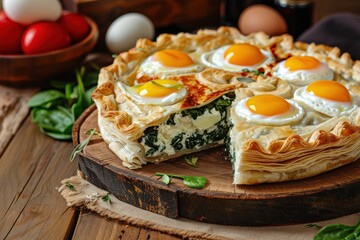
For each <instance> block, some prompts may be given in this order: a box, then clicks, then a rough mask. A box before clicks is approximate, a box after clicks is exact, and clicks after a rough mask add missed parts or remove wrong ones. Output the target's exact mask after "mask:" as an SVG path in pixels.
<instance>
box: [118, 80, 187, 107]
mask: <svg viewBox="0 0 360 240" xmlns="http://www.w3.org/2000/svg"><path fill="white" fill-rule="evenodd" d="M158 81H161V80H158ZM151 82H153V81H151ZM151 82H148V83H151ZM145 84H147V83H145ZM177 84H178V85H179V87H178V88H176V89H175V88H173V90H172V91H171V93H169V94H167V95H165V96H161V97H149V96H144V95H145V94H146V93H148V92H149V91H156V89H152V88H144V89H142V90H141V91H139V90H138V88H139V87H141V86H142V84H139V85H136V86H133V87H130V86H127V85H124V84H122V83H120V82H118V87H119V88H120V89H121V91H122V92H123V93H124V94H125V95H126V96H128V97H129V98H131V99H132V100H134V101H135V102H136V103H138V104H146V105H158V106H165V105H172V104H175V103H177V102H179V101H181V100H182V99H184V98H185V97H186V95H187V90H186V88H185V87H184V85H183V84H182V83H177ZM155 85H157V86H155V87H158V84H155ZM170 88H171V87H170Z"/></svg>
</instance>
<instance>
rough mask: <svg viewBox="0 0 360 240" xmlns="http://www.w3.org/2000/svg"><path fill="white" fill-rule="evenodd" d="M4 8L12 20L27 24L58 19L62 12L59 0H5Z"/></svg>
mask: <svg viewBox="0 0 360 240" xmlns="http://www.w3.org/2000/svg"><path fill="white" fill-rule="evenodd" d="M3 8H4V12H5V14H6V15H7V16H8V17H9V18H10V19H11V20H13V21H15V22H18V23H22V24H26V25H29V24H32V23H34V22H38V21H56V20H57V19H58V18H59V17H60V15H61V12H62V7H61V4H60V2H59V1H58V0H3Z"/></svg>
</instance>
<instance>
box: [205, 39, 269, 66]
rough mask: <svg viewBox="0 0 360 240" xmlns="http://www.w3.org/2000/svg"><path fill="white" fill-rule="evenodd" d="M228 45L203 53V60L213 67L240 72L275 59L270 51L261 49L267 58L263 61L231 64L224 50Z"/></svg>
mask: <svg viewBox="0 0 360 240" xmlns="http://www.w3.org/2000/svg"><path fill="white" fill-rule="evenodd" d="M228 47H230V45H225V46H222V47H220V48H217V49H215V50H214V51H211V52H208V53H204V54H202V55H201V57H200V60H201V62H202V63H203V64H204V65H206V66H208V67H211V68H219V69H223V70H226V71H230V72H239V71H241V70H243V69H249V70H257V69H258V68H259V67H263V66H265V65H267V64H269V63H271V62H273V61H274V58H273V56H272V54H271V53H270V52H268V51H265V50H262V49H260V52H261V53H262V54H263V55H264V56H265V59H264V60H263V61H262V62H260V63H258V64H255V65H252V66H240V65H236V64H231V63H229V62H227V61H226V60H225V58H224V52H225V51H226V49H227V48H228Z"/></svg>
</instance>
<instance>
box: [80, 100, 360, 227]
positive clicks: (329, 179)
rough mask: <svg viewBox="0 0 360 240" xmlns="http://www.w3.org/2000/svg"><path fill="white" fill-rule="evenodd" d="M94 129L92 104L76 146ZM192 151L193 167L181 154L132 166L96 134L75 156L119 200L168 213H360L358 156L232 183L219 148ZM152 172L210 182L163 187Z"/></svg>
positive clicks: (312, 217) (234, 219) (260, 220)
mask: <svg viewBox="0 0 360 240" xmlns="http://www.w3.org/2000/svg"><path fill="white" fill-rule="evenodd" d="M92 128H97V129H98V125H97V110H96V108H95V106H94V105H93V106H92V107H90V108H89V109H87V110H86V111H85V112H84V113H83V115H82V116H81V117H80V118H79V119H78V120H77V122H76V124H75V126H74V128H73V143H74V145H77V144H79V142H81V141H83V140H84V139H85V138H87V135H86V134H85V133H84V132H85V131H86V130H89V129H92ZM192 155H193V156H197V157H199V160H198V163H197V167H196V168H195V167H192V166H190V165H188V164H187V163H186V162H185V161H184V157H180V158H178V159H174V160H169V161H166V162H162V163H159V164H147V165H145V166H143V168H141V169H138V170H130V169H128V168H126V167H124V166H123V165H122V163H121V160H120V159H118V158H117V157H116V155H115V154H113V153H112V152H111V150H110V149H109V148H108V146H107V144H106V143H105V142H104V141H103V140H102V139H101V138H100V137H98V136H95V137H93V138H92V139H91V141H90V142H89V144H88V146H87V147H86V148H85V150H84V152H83V153H81V154H80V155H79V157H78V161H79V167H80V170H81V171H82V172H83V173H84V174H85V176H86V177H87V180H88V181H89V182H91V183H93V184H94V185H96V186H98V187H100V188H102V189H104V190H107V191H109V192H111V193H112V194H114V195H115V196H116V197H117V198H118V199H119V200H121V201H124V202H127V203H129V204H132V205H134V206H137V207H139V208H143V209H146V210H148V211H151V212H154V213H158V214H161V215H164V216H167V217H171V218H176V217H184V218H189V219H194V220H198V221H204V222H211V223H218V224H231V225H249V226H261V225H280V224H293V223H307V222H315V221H320V220H325V219H330V218H335V217H339V216H343V215H347V214H351V213H356V212H360V161H356V162H354V163H352V164H349V165H346V166H343V167H341V168H338V169H336V170H333V171H330V172H327V173H324V174H321V175H318V176H315V177H311V178H307V179H303V180H297V181H289V182H282V183H272V184H260V185H253V186H235V185H233V184H232V169H231V164H230V161H228V160H226V158H225V156H226V154H225V153H224V149H223V148H221V147H220V148H215V149H211V150H207V151H204V152H200V153H198V154H192ZM156 172H162V173H173V174H181V175H193V176H203V177H206V178H207V179H208V183H207V184H206V187H205V188H204V189H201V190H197V189H190V188H187V187H185V186H183V185H182V181H181V180H177V179H173V181H172V183H171V184H170V185H169V186H167V185H165V184H164V183H162V182H161V181H159V178H158V177H156V176H154V174H155V173H156Z"/></svg>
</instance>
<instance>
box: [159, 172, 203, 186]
mask: <svg viewBox="0 0 360 240" xmlns="http://www.w3.org/2000/svg"><path fill="white" fill-rule="evenodd" d="M155 175H156V176H160V177H161V181H162V182H164V180H163V177H164V176H167V177H165V178H166V179H167V178H170V180H169V183H170V181H171V178H180V179H182V180H183V184H184V185H185V186H187V187H189V188H196V189H202V188H204V187H205V185H206V182H207V179H206V178H204V177H199V176H186V175H177V174H169V173H155ZM169 183H167V184H169Z"/></svg>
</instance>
